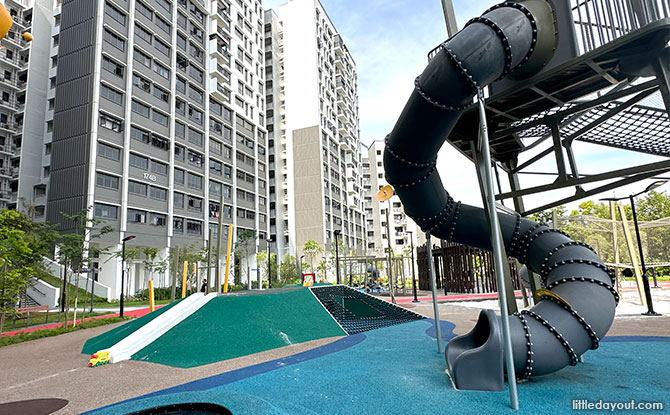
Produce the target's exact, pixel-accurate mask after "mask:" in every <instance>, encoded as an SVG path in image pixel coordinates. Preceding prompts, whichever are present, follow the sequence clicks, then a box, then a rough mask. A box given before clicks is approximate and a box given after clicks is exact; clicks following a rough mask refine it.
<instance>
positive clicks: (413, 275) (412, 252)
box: [407, 232, 420, 303]
mask: <svg viewBox="0 0 670 415" xmlns="http://www.w3.org/2000/svg"><path fill="white" fill-rule="evenodd" d="M407 233H409V243H410V247H411V251H410V254H411V256H412V263H411V264H410V266H411V267H412V291H413V293H414V300H412V302H413V303H418V302H420V301H419V299H418V298H416V275H415V274H414V236H413V232H407Z"/></svg>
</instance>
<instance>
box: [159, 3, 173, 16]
mask: <svg viewBox="0 0 670 415" xmlns="http://www.w3.org/2000/svg"><path fill="white" fill-rule="evenodd" d="M156 3H158V5H159V6H161V7H162V8H163V9H165V11H166V12H168V13H172V4H171V3H170V2H168V1H167V0H156Z"/></svg>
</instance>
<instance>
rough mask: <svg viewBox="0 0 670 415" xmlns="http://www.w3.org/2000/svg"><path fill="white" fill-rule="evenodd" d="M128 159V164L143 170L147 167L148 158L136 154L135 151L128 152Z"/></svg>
mask: <svg viewBox="0 0 670 415" xmlns="http://www.w3.org/2000/svg"><path fill="white" fill-rule="evenodd" d="M128 161H129V162H130V165H131V166H133V167H137V168H140V169H144V170H146V169H147V168H148V167H149V159H148V158H146V157H142V156H140V155H137V154H135V153H130V158H129V159H128Z"/></svg>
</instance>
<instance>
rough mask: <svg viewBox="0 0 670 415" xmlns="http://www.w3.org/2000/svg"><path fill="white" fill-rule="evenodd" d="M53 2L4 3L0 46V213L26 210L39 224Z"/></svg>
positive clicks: (43, 203) (43, 192) (42, 208)
mask: <svg viewBox="0 0 670 415" xmlns="http://www.w3.org/2000/svg"><path fill="white" fill-rule="evenodd" d="M53 3H54V1H53V0H7V1H5V7H6V8H7V10H8V11H9V13H10V15H11V16H12V20H13V23H12V27H11V28H10V31H9V33H7V35H6V36H5V37H4V38H3V39H2V44H1V48H0V68H1V70H2V73H1V74H0V209H7V208H9V209H23V210H27V211H29V212H30V213H31V215H32V216H34V217H35V219H37V220H44V212H45V206H46V189H47V187H46V184H45V182H44V180H45V176H48V173H49V171H48V169H47V170H44V168H43V165H42V161H43V160H42V157H43V155H45V154H46V155H48V154H49V152H50V151H51V148H50V146H49V145H45V144H44V142H43V135H44V129H45V123H44V116H45V110H46V108H45V107H46V95H47V88H48V72H49V67H50V62H49V48H50V43H51V27H52V19H53V16H52V13H53ZM24 33H31V34H32V35H33V37H34V40H33V41H32V42H27V41H26V40H25V39H24V38H23V36H22V35H23V34H24ZM28 109H29V110H28Z"/></svg>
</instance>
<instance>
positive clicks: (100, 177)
mask: <svg viewBox="0 0 670 415" xmlns="http://www.w3.org/2000/svg"><path fill="white" fill-rule="evenodd" d="M95 184H96V185H97V186H100V187H106V188H107V189H114V190H119V178H118V177H117V176H112V175H110V174H105V173H100V172H97V173H96V174H95Z"/></svg>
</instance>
